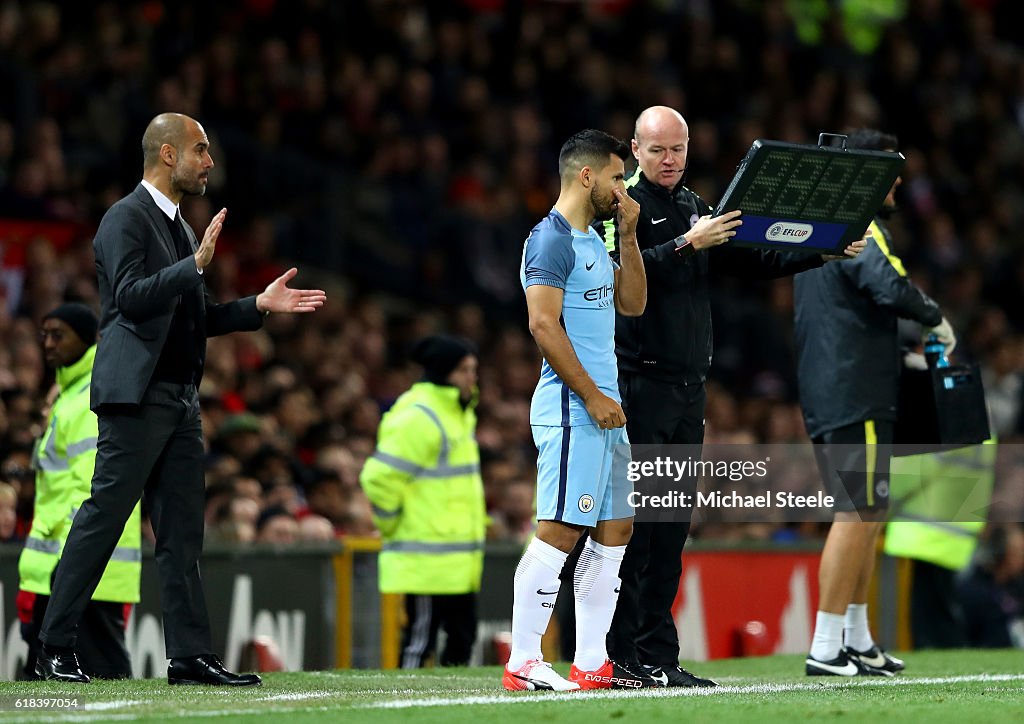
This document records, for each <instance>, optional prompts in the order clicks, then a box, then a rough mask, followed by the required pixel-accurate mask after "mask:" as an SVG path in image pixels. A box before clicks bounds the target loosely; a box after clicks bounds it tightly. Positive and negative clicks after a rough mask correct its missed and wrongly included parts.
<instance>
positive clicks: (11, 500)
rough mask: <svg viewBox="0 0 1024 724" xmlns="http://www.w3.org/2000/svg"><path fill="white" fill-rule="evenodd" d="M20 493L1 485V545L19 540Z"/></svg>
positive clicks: (10, 487)
mask: <svg viewBox="0 0 1024 724" xmlns="http://www.w3.org/2000/svg"><path fill="white" fill-rule="evenodd" d="M17 532H18V492H17V491H16V490H15V489H14V488H13V487H12V486H11V485H8V484H7V483H0V543H13V542H15V541H17V540H18V538H17Z"/></svg>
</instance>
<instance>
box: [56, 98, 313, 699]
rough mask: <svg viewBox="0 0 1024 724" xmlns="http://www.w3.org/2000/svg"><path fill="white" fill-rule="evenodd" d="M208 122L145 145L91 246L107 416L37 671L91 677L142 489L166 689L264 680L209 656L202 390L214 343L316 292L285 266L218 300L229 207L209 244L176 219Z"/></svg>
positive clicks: (163, 120)
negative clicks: (79, 643) (87, 617)
mask: <svg viewBox="0 0 1024 724" xmlns="http://www.w3.org/2000/svg"><path fill="white" fill-rule="evenodd" d="M209 147H210V142H209V139H208V138H207V136H206V132H205V131H204V130H203V127H202V126H201V125H199V123H197V122H196V121H194V120H193V119H191V118H189V117H187V116H183V115H180V114H177V113H164V114H161V115H159V116H157V117H156V118H154V119H153V120H152V121H151V122H150V124H149V126H148V127H147V128H146V132H145V134H144V135H143V137H142V152H143V180H142V183H141V184H139V186H138V187H136V189H135V190H134V191H133V192H132V193H130V194H129V195H128V196H126V197H125V198H123V199H121V200H120V201H118V202H117V203H116V204H114V205H113V206H112V207H111V208H110V209H109V210H108V211H107V213H106V214H105V215H104V216H103V220H102V221H101V222H100V226H99V229H98V230H97V232H96V237H95V240H94V241H93V247H94V250H95V254H96V271H97V274H98V277H99V293H100V303H101V319H100V341H99V345H98V347H97V351H96V363H95V366H94V369H93V376H92V391H91V406H92V409H93V410H94V411H95V412H96V414H97V417H98V422H99V437H98V440H97V455H96V467H95V471H94V474H93V479H92V495H91V497H89V498H88V499H87V500H86V501H85V502H84V503H83V504H82V507H81V509H79V511H78V513H77V514H76V515H75V519H74V523H73V524H72V526H71V532H70V533H69V534H68V539H67V542H66V544H65V547H64V554H63V556H62V557H61V561H60V564H59V565H58V566H57V569H56V571H55V574H54V580H53V586H52V590H51V596H50V604H49V607H48V608H47V611H46V616H45V618H44V619H43V625H42V631H41V633H40V635H39V638H40V640H41V641H42V642H43V646H42V649H41V651H40V654H39V658H38V659H37V661H36V674H38V675H39V677H40V678H43V679H57V680H61V681H74V682H83V683H85V682H88V681H89V678H88V677H87V676H86V675H85V674H83V673H82V670H81V668H80V666H79V664H78V658H77V656H76V655H75V651H74V645H75V638H76V629H77V626H78V622H79V620H80V619H81V617H82V612H83V610H84V608H85V606H86V605H87V604H88V602H89V599H90V597H91V596H92V593H93V591H94V590H95V588H96V586H97V584H98V582H99V579H100V576H101V574H102V573H103V569H104V567H105V566H106V564H107V561H108V559H109V558H110V555H111V552H112V551H113V550H114V546H115V545H116V543H117V540H118V537H119V536H120V535H121V531H122V529H123V528H124V524H125V521H126V520H127V519H128V516H129V514H130V513H131V511H132V508H134V507H135V504H136V503H137V502H138V501H139V499H140V497H141V496H142V495H143V494H145V496H146V500H147V502H148V504H149V508H150V512H151V516H152V522H153V530H154V531H155V533H156V563H157V570H158V572H159V575H160V602H161V605H162V606H163V620H164V641H165V645H166V649H167V656H168V657H169V658H170V659H171V662H170V666H169V667H168V669H167V679H168V682H169V683H171V684H224V685H233V686H252V685H258V684H260V678H259V677H258V676H256V675H255V674H245V675H238V674H234V673H231V672H230V671H228V670H227V669H225V668H224V665H223V663H221V660H220V659H219V658H218V657H217V656H216V655H215V654H214V653H213V644H212V641H211V636H210V622H209V617H208V615H207V612H206V601H205V598H204V596H203V588H202V582H201V580H200V576H199V554H200V552H201V550H202V547H203V500H204V482H203V465H202V463H203V440H202V428H201V423H200V419H199V398H198V396H197V394H196V388H197V387H198V385H199V382H200V379H201V378H202V375H203V361H204V358H205V355H206V338H207V337H213V336H216V335H220V334H227V333H229V332H235V331H240V330H255V329H258V328H259V327H260V326H261V324H262V322H263V318H264V317H265V316H266V315H267V314H269V313H270V312H312V311H314V310H316V309H318V308H319V307H321V306H322V305H323V303H324V301H325V300H326V296H325V294H324V292H322V291H319V290H298V289H289V288H288V287H287V283H288V281H289V280H291V279H292V278H293V277H294V276H295V274H296V273H297V270H296V269H290V270H288V271H287V272H285V273H284V274H283V275H281V276H280V277H279V278H277V279H275V280H274V281H273V282H271V283H270V285H269V286H267V288H266V289H265V290H264V291H263V292H262V293H260V294H259V295H257V296H254V297H247V298H245V299H240V300H238V301H234V302H230V303H227V304H216V303H215V302H213V301H212V299H210V298H209V297H208V296H207V294H206V287H205V285H204V283H203V272H204V270H205V269H206V267H207V266H209V264H210V263H211V262H212V261H213V255H214V251H215V249H216V244H217V237H218V236H219V235H220V231H221V228H222V226H223V224H224V217H225V215H226V213H227V210H226V209H221V211H220V212H219V213H218V214H217V215H216V216H214V217H213V220H212V221H211V222H210V225H209V227H207V229H206V233H205V234H204V235H203V240H202V243H200V244H197V242H196V236H195V234H194V233H193V231H192V228H191V227H190V226H189V225H188V224H187V223H185V221H184V220H183V219H182V218H181V215H180V213H179V212H178V204H179V202H180V201H181V199H182V198H183V197H184V196H185V195H186V194H193V195H197V194H198V195H201V194H204V193H205V192H206V184H207V179H208V176H209V172H210V169H211V168H213V159H212V158H211V157H210V151H209Z"/></svg>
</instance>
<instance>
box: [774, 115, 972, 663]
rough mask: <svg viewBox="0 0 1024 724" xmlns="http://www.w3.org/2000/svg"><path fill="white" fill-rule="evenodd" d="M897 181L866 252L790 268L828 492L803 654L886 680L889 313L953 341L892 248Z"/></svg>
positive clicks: (892, 374)
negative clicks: (875, 609)
mask: <svg viewBox="0 0 1024 724" xmlns="http://www.w3.org/2000/svg"><path fill="white" fill-rule="evenodd" d="M846 147H847V148H852V149H868V150H872V151H895V150H897V139H896V137H895V136H891V135H888V134H885V133H881V132H880V131H875V130H870V129H860V130H857V131H855V132H854V133H851V134H850V136H849V138H848V139H847V142H846ZM900 183H901V181H900V179H899V178H897V179H896V182H895V183H894V184H893V186H892V188H891V189H890V190H889V194H888V195H887V196H886V198H885V201H884V204H883V208H882V210H881V211H880V212H879V215H878V217H876V218H875V220H874V221H873V222H872V223H871V226H869V227H868V233H867V238H868V244H867V247H866V248H865V250H864V253H863V254H861V255H860V256H858V257H857V259H856V260H854V261H851V262H850V263H848V264H829V265H828V266H827V267H825V268H823V269H815V270H813V271H809V272H807V273H805V274H798V275H797V277H796V283H795V284H794V303H795V307H796V314H795V321H796V342H797V350H798V368H799V374H798V376H797V379H798V380H799V383H800V405H801V407H802V408H803V412H804V422H805V424H806V426H807V434H808V435H810V436H811V438H812V439H813V440H814V442H815V446H814V447H815V454H816V457H817V460H818V467H819V469H820V470H821V475H822V478H823V479H824V481H825V486H826V487H827V488H828V490H829V493H830V494H831V495H832V496H833V497H834V498H835V501H836V502H835V505H834V506H833V509H834V511H835V513H834V515H833V520H832V527H831V528H829V531H828V537H827V538H826V539H825V548H824V549H823V550H822V552H821V561H820V563H819V564H818V612H817V617H816V619H815V625H814V638H813V640H812V642H811V650H810V652H809V653H808V655H807V659H806V662H805V667H804V668H805V671H806V673H807V675H808V676H865V675H873V676H886V675H890V676H891V675H892V674H894V673H896V672H898V671H902V670H903V668H904V666H903V662H902V661H900V660H899V659H897V658H895V657H893V656H891V655H890V654H888V653H886V652H885V651H883V650H882V649H881V648H879V647H878V646H877V645H876V644H875V641H874V638H873V637H872V635H871V631H870V630H869V628H868V610H867V608H868V607H867V600H868V587H869V584H870V582H871V575H872V572H873V571H874V567H875V543H876V541H877V539H878V534H879V532H880V530H881V528H882V525H884V519H885V511H886V509H887V508H888V503H889V457H890V454H889V453H890V452H891V445H892V441H893V427H894V423H895V421H896V407H897V402H898V400H899V379H900V345H899V338H898V335H897V329H896V326H897V319H898V318H900V317H902V318H905V319H912V320H914V321H916V322H919V323H920V324H922V325H924V327H925V328H926V331H925V334H926V335H927V334H929V333H934V334H935V335H936V336H937V337H938V338H939V341H941V342H942V343H943V344H944V345H945V347H946V352H947V353H949V352H951V351H952V350H953V347H954V345H955V344H956V337H955V335H954V334H953V330H952V328H951V327H950V325H949V322H947V321H946V320H945V319H944V318H943V316H942V312H940V311H939V307H938V305H937V304H936V303H935V302H934V301H932V299H931V298H930V297H929V296H928V295H927V294H925V293H924V292H922V291H921V290H920V289H918V288H917V287H916V286H914V284H913V282H911V281H910V279H909V278H908V277H907V272H906V270H905V269H904V268H903V263H902V262H901V261H900V259H899V257H897V256H896V255H894V254H893V253H892V246H891V237H890V234H889V230H888V229H887V228H886V227H885V225H884V223H883V218H884V217H885V216H888V215H889V213H890V212H891V211H892V209H894V208H895V206H896V201H895V198H894V194H895V192H896V187H897V186H899V184H900Z"/></svg>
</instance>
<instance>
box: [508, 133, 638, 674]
mask: <svg viewBox="0 0 1024 724" xmlns="http://www.w3.org/2000/svg"><path fill="white" fill-rule="evenodd" d="M628 153H629V151H628V149H627V147H626V145H625V144H624V143H622V141H620V140H619V139H617V138H614V137H613V136H609V135H608V134H607V133H603V132H601V131H595V130H587V131H581V132H580V133H577V134H576V135H574V136H572V137H571V138H570V139H569V140H568V141H566V142H565V144H564V145H563V146H562V149H561V152H560V153H559V155H558V172H559V177H560V180H561V188H560V190H559V195H558V200H557V201H556V202H555V205H554V207H553V208H552V209H551V212H550V213H549V214H548V215H547V217H546V218H544V219H543V220H542V221H541V222H540V223H539V224H537V226H535V227H534V228H533V230H532V231H531V232H530V235H529V236H528V237H527V239H526V244H525V246H524V248H523V261H522V266H521V268H520V278H521V281H522V284H523V289H524V291H525V293H526V306H527V309H528V311H529V315H530V333H531V334H532V335H533V338H534V340H535V341H536V342H537V346H538V347H540V350H541V353H542V354H543V355H544V364H543V367H542V368H541V374H540V381H539V382H538V383H537V390H536V392H534V395H533V402H532V404H531V406H530V425H531V427H532V428H533V439H534V442H535V443H536V444H537V535H536V536H535V537H534V539H533V540H532V541H531V542H530V545H529V546H527V548H526V551H525V552H524V553H523V557H522V558H521V559H520V561H519V565H518V566H517V567H516V575H515V580H514V582H513V586H512V588H513V594H514V599H513V602H512V652H511V655H510V656H509V660H508V663H507V664H506V665H505V672H504V675H503V677H502V684H503V686H504V687H505V688H506V689H509V690H512V691H522V690H531V691H534V690H548V691H573V690H576V689H607V688H616V687H621V688H642V687H644V686H654V685H657V682H655V680H654V679H651V678H650V677H644V676H641V675H638V674H635V673H634V672H632V671H630V670H629V668H628V667H627V666H623V665H622V664H621V663H619V662H614V661H611V660H609V659H608V652H607V649H606V648H605V637H606V635H607V633H608V628H609V627H610V626H611V620H612V615H613V613H614V612H615V604H616V601H617V600H618V594H619V585H620V580H619V567H620V565H621V563H622V556H623V555H624V554H625V551H626V543H628V542H629V537H630V535H631V533H632V530H633V511H632V509H631V508H630V507H629V505H628V503H627V500H628V495H629V493H630V492H631V491H632V488H633V486H632V483H631V482H629V480H628V478H627V477H626V473H627V464H628V462H629V441H628V439H627V438H626V429H625V425H626V416H625V414H624V413H623V411H622V405H621V404H620V398H619V386H618V368H617V365H616V360H615V313H616V311H618V312H619V313H620V314H624V315H627V316H637V315H640V314H643V311H644V306H645V305H646V303H647V278H646V276H645V275H644V265H643V258H642V257H641V256H640V249H639V248H638V247H637V243H636V221H637V217H638V215H639V213H640V206H639V205H638V204H637V203H636V202H635V201H634V200H633V199H632V198H630V197H629V196H628V195H627V194H626V189H625V186H624V185H623V177H624V175H625V173H624V164H623V162H624V160H625V159H626V157H627V155H628ZM612 218H616V219H617V225H618V229H619V233H620V238H623V237H624V238H625V239H626V244H625V245H624V246H621V247H620V254H619V259H620V263H621V268H620V267H619V266H618V265H616V264H615V263H613V262H612V260H611V257H609V256H608V252H607V250H606V249H605V246H604V242H603V240H602V239H601V237H599V236H598V235H597V233H596V232H595V231H594V230H593V229H591V228H590V224H591V222H592V221H594V220H595V219H612ZM584 531H588V532H589V534H590V535H589V537H588V538H587V540H586V542H585V543H584V544H583V548H582V552H581V553H580V558H579V561H578V562H577V563H576V567H575V569H574V571H573V577H572V578H573V598H574V601H575V606H576V651H575V655H574V657H573V663H572V667H571V668H570V670H569V676H568V677H567V678H563V677H562V676H561V675H560V674H558V673H556V672H555V671H554V669H552V667H551V665H550V664H548V663H547V662H545V661H544V658H543V656H542V654H541V648H540V641H541V636H542V635H543V633H544V631H545V629H546V628H547V625H548V622H549V621H550V619H551V611H552V609H553V608H554V605H555V598H556V597H557V595H558V589H559V586H560V585H561V582H560V580H559V573H561V570H562V567H563V566H564V565H565V562H566V559H567V557H568V554H569V551H571V550H572V549H573V546H575V545H576V543H577V542H578V541H579V539H580V537H581V535H582V534H583V532H584Z"/></svg>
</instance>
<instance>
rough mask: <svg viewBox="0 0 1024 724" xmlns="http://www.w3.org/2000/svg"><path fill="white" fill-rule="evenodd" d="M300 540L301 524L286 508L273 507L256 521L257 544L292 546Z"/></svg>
mask: <svg viewBox="0 0 1024 724" xmlns="http://www.w3.org/2000/svg"><path fill="white" fill-rule="evenodd" d="M298 539H299V524H298V522H296V520H295V517H294V516H293V515H292V514H291V513H289V512H288V511H287V510H285V509H284V508H281V507H279V506H276V505H275V506H271V507H269V508H266V509H264V510H263V512H262V513H260V517H259V519H258V520H257V521H256V542H257V543H275V544H278V545H291V544H292V543H295V542H296V541H297V540H298Z"/></svg>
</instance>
